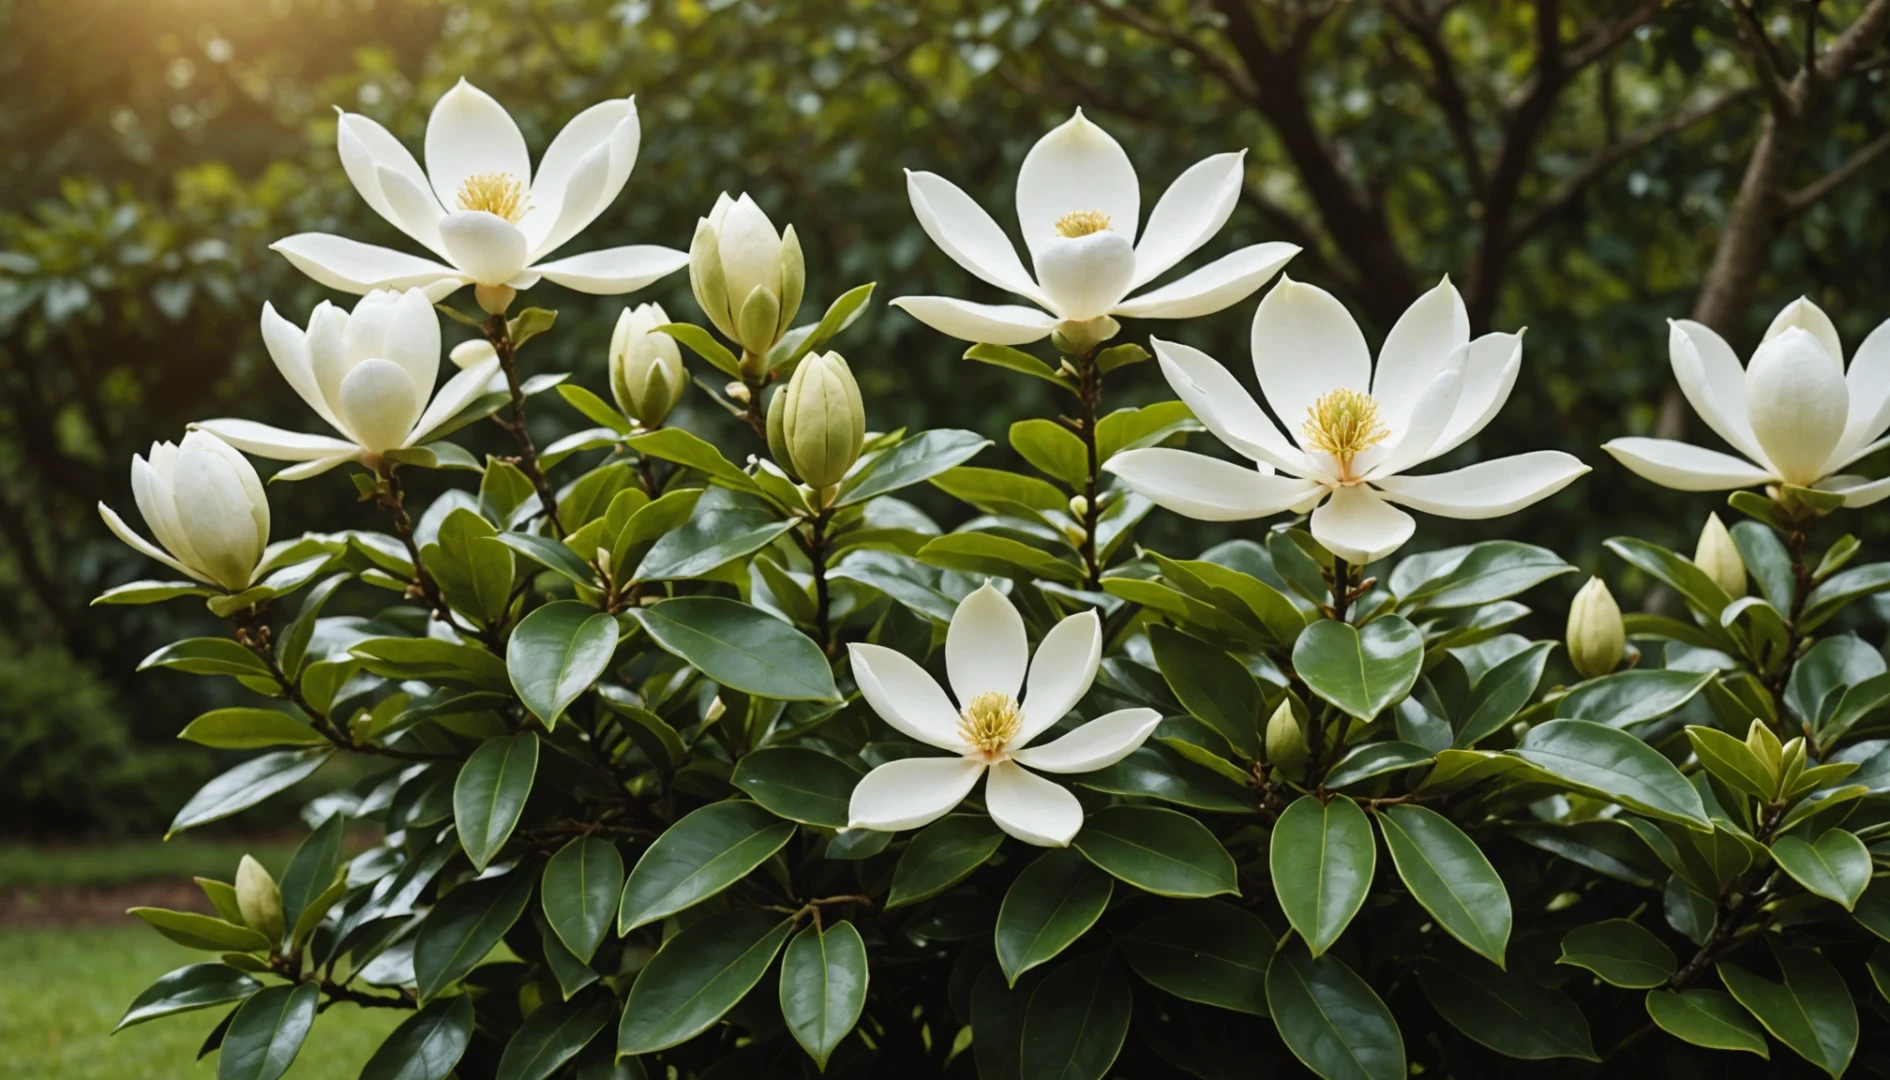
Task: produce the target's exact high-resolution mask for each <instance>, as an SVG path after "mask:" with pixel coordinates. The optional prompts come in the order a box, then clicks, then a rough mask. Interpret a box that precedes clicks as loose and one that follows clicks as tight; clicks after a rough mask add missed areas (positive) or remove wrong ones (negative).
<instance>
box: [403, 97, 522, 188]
mask: <svg viewBox="0 0 1890 1080" xmlns="http://www.w3.org/2000/svg"><path fill="white" fill-rule="evenodd" d="M426 155H427V179H429V180H431V181H432V182H433V192H434V194H436V195H438V196H439V197H440V205H441V206H444V207H445V208H446V212H447V213H449V214H450V213H453V212H454V211H457V210H459V209H461V206H460V201H459V188H460V185H461V184H463V183H465V182H466V180H467V178H469V177H473V176H485V175H491V174H494V173H497V174H500V175H503V176H509V177H511V178H512V179H514V180H516V181H518V182H519V183H520V184H522V185H525V186H526V187H527V188H529V187H530V185H531V179H532V159H531V154H530V153H528V152H527V151H526V149H525V136H524V135H523V134H521V133H520V132H519V130H518V124H516V123H514V122H513V120H512V114H510V113H508V112H506V111H505V107H504V106H502V105H500V104H499V103H498V102H497V101H494V100H493V99H492V96H491V95H490V94H487V93H486V92H485V91H483V90H480V89H479V88H478V87H475V86H474V85H473V84H471V83H469V82H467V81H466V80H465V79H461V80H460V81H459V83H458V84H457V85H455V86H454V87H453V88H452V89H451V90H448V91H447V92H446V93H445V94H443V95H441V96H440V100H439V101H438V102H437V103H435V104H434V106H433V115H431V116H429V117H427V140H426Z"/></svg>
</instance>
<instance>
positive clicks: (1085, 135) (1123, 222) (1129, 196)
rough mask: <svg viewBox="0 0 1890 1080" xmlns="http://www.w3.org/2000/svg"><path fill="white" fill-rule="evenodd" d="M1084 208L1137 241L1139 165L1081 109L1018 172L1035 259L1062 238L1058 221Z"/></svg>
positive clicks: (1022, 217)
mask: <svg viewBox="0 0 1890 1080" xmlns="http://www.w3.org/2000/svg"><path fill="white" fill-rule="evenodd" d="M1079 210H1095V211H1099V212H1101V213H1102V214H1104V215H1105V216H1107V217H1108V218H1109V225H1110V227H1111V228H1113V229H1114V230H1115V231H1117V232H1119V233H1121V234H1122V235H1123V236H1125V237H1127V238H1128V240H1129V242H1130V243H1131V244H1133V243H1134V242H1135V228H1136V225H1137V224H1138V223H1139V222H1140V221H1141V213H1142V190H1141V185H1140V184H1138V183H1137V182H1136V179H1135V166H1134V165H1131V164H1129V155H1128V154H1126V153H1124V152H1123V150H1122V146H1121V144H1119V143H1117V142H1116V140H1115V139H1113V138H1111V137H1110V135H1109V133H1108V132H1106V131H1104V130H1103V129H1102V128H1099V127H1097V126H1096V125H1095V124H1092V123H1090V122H1089V120H1088V119H1087V118H1085V117H1084V116H1083V110H1081V109H1078V110H1076V115H1075V116H1072V117H1070V119H1068V120H1066V121H1064V122H1063V123H1062V124H1060V125H1058V126H1057V127H1055V128H1053V129H1051V131H1050V132H1049V133H1048V134H1046V135H1045V136H1044V137H1043V138H1041V139H1038V140H1037V145H1035V146H1033V147H1031V148H1030V153H1028V154H1026V155H1024V165H1023V168H1021V169H1020V170H1018V173H1017V221H1018V224H1019V225H1020V226H1022V227H1023V230H1024V245H1025V246H1026V247H1028V248H1029V249H1030V257H1031V260H1032V261H1033V263H1034V262H1035V261H1036V260H1038V259H1040V258H1042V251H1043V247H1044V245H1046V244H1048V243H1049V242H1050V241H1052V240H1055V239H1056V238H1057V219H1058V218H1061V217H1063V216H1064V215H1066V214H1071V213H1075V212H1076V211H1079Z"/></svg>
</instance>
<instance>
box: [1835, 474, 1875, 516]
mask: <svg viewBox="0 0 1890 1080" xmlns="http://www.w3.org/2000/svg"><path fill="white" fill-rule="evenodd" d="M1818 488H1819V490H1821V491H1835V492H1837V493H1838V494H1840V495H1842V496H1844V505H1845V506H1846V507H1848V508H1850V509H1856V508H1858V507H1861V506H1871V505H1873V504H1875V503H1879V502H1882V501H1883V500H1884V499H1886V498H1890V477H1886V478H1884V479H1882V480H1872V479H1869V478H1868V477H1863V476H1851V475H1848V474H1847V475H1843V476H1832V477H1827V478H1825V479H1823V480H1820V481H1819V482H1818Z"/></svg>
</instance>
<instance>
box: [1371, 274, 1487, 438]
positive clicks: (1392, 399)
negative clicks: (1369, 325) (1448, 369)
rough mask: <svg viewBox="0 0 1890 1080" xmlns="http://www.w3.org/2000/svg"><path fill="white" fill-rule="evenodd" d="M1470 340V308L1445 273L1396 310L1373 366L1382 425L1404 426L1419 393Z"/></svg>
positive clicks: (1373, 394)
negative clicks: (1423, 292) (1393, 320)
mask: <svg viewBox="0 0 1890 1080" xmlns="http://www.w3.org/2000/svg"><path fill="white" fill-rule="evenodd" d="M1469 341H1470V312H1469V311H1468V310H1467V309H1466V308H1465V307H1464V304H1463V297H1462V296H1461V295H1459V294H1458V292H1457V287H1456V286H1455V285H1452V284H1451V283H1450V278H1449V277H1445V278H1444V280H1442V281H1440V282H1438V283H1437V285H1436V286H1435V287H1434V288H1432V289H1431V290H1430V291H1429V292H1426V293H1425V294H1424V295H1423V296H1420V297H1418V298H1417V299H1416V300H1415V301H1413V302H1412V304H1411V306H1410V307H1408V308H1406V309H1405V311H1404V314H1403V315H1400V316H1398V321H1397V323H1396V324H1395V325H1393V326H1392V328H1391V333H1390V334H1388V335H1386V337H1385V344H1384V347H1383V348H1381V349H1379V350H1378V367H1377V369H1376V370H1374V371H1373V372H1372V397H1373V398H1375V399H1376V400H1377V401H1378V408H1379V415H1380V416H1381V417H1382V418H1383V420H1384V422H1385V425H1386V426H1387V427H1389V428H1390V429H1391V430H1392V431H1393V432H1394V433H1395V432H1398V431H1402V430H1403V429H1404V427H1405V425H1406V424H1407V423H1408V422H1409V421H1410V419H1411V417H1412V414H1413V406H1414V405H1415V404H1416V403H1417V399H1418V395H1420V394H1422V393H1424V390H1425V388H1426V387H1428V386H1430V385H1431V382H1432V381H1433V380H1435V379H1436V378H1437V375H1438V373H1439V372H1441V371H1443V370H1444V365H1445V363H1446V362H1448V361H1449V360H1450V358H1451V356H1452V355H1453V354H1454V353H1455V352H1456V351H1457V349H1458V348H1459V347H1460V346H1463V345H1465V344H1468V343H1469ZM1453 408H1454V406H1453ZM1445 415H1446V416H1447V417H1448V416H1449V413H1446V414H1445Z"/></svg>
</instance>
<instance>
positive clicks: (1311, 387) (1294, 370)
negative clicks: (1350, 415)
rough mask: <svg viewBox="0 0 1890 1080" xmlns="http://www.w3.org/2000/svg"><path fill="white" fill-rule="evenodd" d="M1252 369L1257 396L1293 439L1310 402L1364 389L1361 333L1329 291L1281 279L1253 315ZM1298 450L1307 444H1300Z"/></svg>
mask: <svg viewBox="0 0 1890 1080" xmlns="http://www.w3.org/2000/svg"><path fill="white" fill-rule="evenodd" d="M1253 367H1254V371H1255V372H1256V373H1257V374H1258V375H1259V376H1260V392H1261V394H1262V395H1264V396H1265V397H1266V399H1267V404H1269V405H1271V406H1273V413H1274V415H1276V416H1278V417H1279V418H1280V422H1281V423H1282V424H1284V425H1286V428H1287V432H1288V433H1289V434H1291V435H1293V436H1294V438H1295V439H1300V438H1301V433H1300V430H1299V425H1300V424H1301V423H1302V422H1303V421H1304V420H1305V419H1306V417H1307V416H1308V415H1309V414H1310V412H1311V410H1312V406H1313V403H1314V402H1315V401H1318V400H1319V398H1320V397H1321V396H1323V395H1324V394H1326V393H1329V392H1330V391H1333V390H1342V389H1347V390H1358V391H1360V392H1365V391H1368V390H1369V389H1370V387H1371V381H1372V361H1371V352H1370V351H1369V350H1368V349H1367V348H1366V347H1365V335H1364V334H1362V333H1360V332H1359V329H1358V324H1357V323H1355V322H1353V321H1352V316H1351V315H1349V314H1347V312H1346V310H1345V305H1343V304H1341V303H1339V301H1338V300H1337V299H1335V298H1334V297H1333V296H1332V294H1331V293H1329V292H1327V291H1325V290H1324V289H1321V288H1318V287H1317V286H1314V285H1303V284H1301V283H1299V282H1297V281H1294V280H1293V279H1292V278H1288V277H1282V278H1281V279H1280V283H1279V284H1278V285H1275V286H1274V287H1273V290H1272V291H1271V292H1269V293H1267V295H1266V298H1265V299H1263V300H1261V301H1260V307H1259V310H1257V311H1255V312H1254V314H1253ZM1300 445H1301V446H1304V445H1305V443H1304V441H1303V440H1302V441H1301V442H1300Z"/></svg>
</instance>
